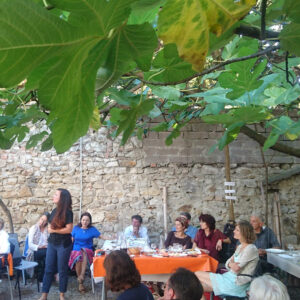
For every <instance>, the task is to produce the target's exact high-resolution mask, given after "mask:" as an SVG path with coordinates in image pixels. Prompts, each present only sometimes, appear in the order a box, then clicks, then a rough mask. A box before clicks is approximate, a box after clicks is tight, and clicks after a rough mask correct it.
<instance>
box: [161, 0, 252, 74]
mask: <svg viewBox="0 0 300 300" xmlns="http://www.w3.org/2000/svg"><path fill="white" fill-rule="evenodd" d="M255 2H256V1H255V0H243V1H232V0H188V1H182V0H167V2H166V4H165V5H164V6H163V8H162V10H161V12H160V14H159V19H158V28H159V36H160V38H161V39H162V40H163V41H164V43H166V44H168V43H175V44H176V45H177V49H178V53H179V55H180V57H182V58H183V59H184V60H186V61H188V62H190V63H191V64H192V65H193V69H194V70H196V71H201V70H202V69H203V66H204V63H205V58H206V55H207V52H208V50H209V48H210V40H209V37H210V33H213V34H215V35H216V36H217V37H219V36H220V35H221V34H223V33H224V32H225V31H227V30H228V29H229V28H230V27H232V26H233V25H234V24H235V23H236V22H238V21H239V20H240V19H241V18H242V17H244V16H245V15H246V14H247V13H248V11H249V10H250V9H251V7H252V6H253V5H255ZM226 38H227V37H226ZM214 43H215V41H214ZM212 44H213V43H212Z"/></svg>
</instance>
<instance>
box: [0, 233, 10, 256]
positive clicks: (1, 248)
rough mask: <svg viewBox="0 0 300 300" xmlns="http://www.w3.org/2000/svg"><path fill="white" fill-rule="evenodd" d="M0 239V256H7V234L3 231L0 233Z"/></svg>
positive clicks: (8, 249)
mask: <svg viewBox="0 0 300 300" xmlns="http://www.w3.org/2000/svg"><path fill="white" fill-rule="evenodd" d="M0 232H1V234H0V236H1V239H0V253H1V254H8V253H9V252H10V244H9V241H8V238H9V237H8V233H7V232H6V231H4V230H1V231H0Z"/></svg>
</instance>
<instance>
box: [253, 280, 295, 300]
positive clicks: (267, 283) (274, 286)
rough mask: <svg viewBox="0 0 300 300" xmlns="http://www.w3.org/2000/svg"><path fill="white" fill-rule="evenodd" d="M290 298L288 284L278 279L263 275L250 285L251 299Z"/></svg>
mask: <svg viewBox="0 0 300 300" xmlns="http://www.w3.org/2000/svg"><path fill="white" fill-rule="evenodd" d="M261 299H264V300H290V296H289V294H288V291H287V288H286V286H285V285H284V284H283V283H282V282H281V281H279V280H278V279H276V278H274V277H272V276H270V275H263V276H260V277H257V278H255V279H254V280H253V281H252V282H251V285H250V290H249V300H261Z"/></svg>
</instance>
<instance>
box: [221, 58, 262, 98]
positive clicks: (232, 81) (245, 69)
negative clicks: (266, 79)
mask: <svg viewBox="0 0 300 300" xmlns="http://www.w3.org/2000/svg"><path fill="white" fill-rule="evenodd" d="M255 63H256V59H251V60H247V61H241V62H237V63H233V64H231V65H230V68H229V69H228V72H224V73H222V74H221V75H220V76H219V83H220V85H221V86H222V87H224V88H231V89H232V92H229V93H228V94H227V97H228V98H230V99H236V98H239V97H240V96H242V95H243V94H244V93H245V92H247V91H251V90H254V89H257V88H258V87H259V86H260V85H261V84H262V83H263V81H262V80H257V79H258V77H259V76H260V75H261V73H262V71H263V70H264V69H265V67H266V64H267V61H266V60H264V61H263V62H261V63H259V64H258V65H256V66H254V65H255Z"/></svg>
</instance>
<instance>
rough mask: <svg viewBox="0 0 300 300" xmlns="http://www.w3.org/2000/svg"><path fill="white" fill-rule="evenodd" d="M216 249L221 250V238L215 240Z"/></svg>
mask: <svg viewBox="0 0 300 300" xmlns="http://www.w3.org/2000/svg"><path fill="white" fill-rule="evenodd" d="M216 249H217V251H221V250H222V240H218V241H217V244H216Z"/></svg>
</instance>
